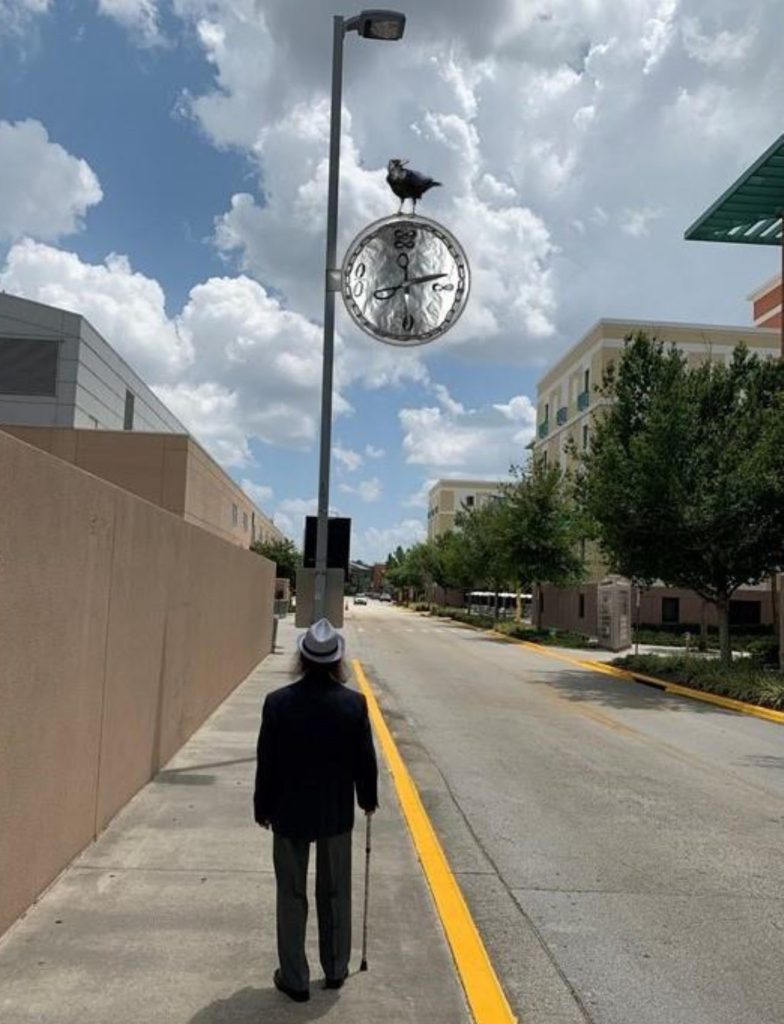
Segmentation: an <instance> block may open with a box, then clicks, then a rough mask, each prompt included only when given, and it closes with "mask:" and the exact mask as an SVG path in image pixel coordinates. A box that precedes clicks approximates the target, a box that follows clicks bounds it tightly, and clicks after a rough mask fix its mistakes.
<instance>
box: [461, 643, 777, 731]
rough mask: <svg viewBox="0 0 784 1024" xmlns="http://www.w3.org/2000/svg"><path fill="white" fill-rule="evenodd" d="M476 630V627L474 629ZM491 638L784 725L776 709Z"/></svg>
mask: <svg viewBox="0 0 784 1024" xmlns="http://www.w3.org/2000/svg"><path fill="white" fill-rule="evenodd" d="M476 628H479V627H476ZM485 632H489V633H492V635H493V636H500V637H503V638H504V640H508V641H509V642H510V643H513V644H516V645H517V646H518V647H529V648H530V649H531V650H533V651H536V652H537V654H542V655H544V656H545V657H548V658H556V659H557V660H558V661H565V662H568V663H569V664H570V665H577V666H578V667H579V668H586V669H588V670H589V671H590V672H601V673H602V674H603V675H606V676H615V678H616V679H624V680H625V681H626V682H629V683H637V682H642V683H653V684H654V685H655V686H660V687H661V688H662V690H664V692H665V693H673V694H676V695H677V696H678V697H688V698H689V699H690V700H701V701H704V703H706V704H715V705H717V706H718V707H720V708H724V709H725V710H727V711H738V712H740V713H741V714H744V715H753V716H754V717H755V718H764V719H765V720H766V721H768V722H776V723H777V724H778V725H784V711H776V710H775V708H763V707H760V705H759V704H748V703H746V701H742V700H735V699H734V698H733V697H722V696H721V695H720V694H718V693H710V692H709V691H708V690H695V689H694V688H693V687H691V686H684V685H683V684H682V683H673V682H670V681H669V680H667V679H659V678H658V676H649V675H645V674H644V673H643V672H635V671H633V670H632V669H628V668H619V667H618V666H617V665H608V664H607V662H604V661H593V660H591V659H589V658H573V657H571V656H570V655H568V654H561V653H560V651H559V652H558V654H556V653H555V652H554V651H551V650H550V648H549V647H546V646H545V645H544V644H537V643H534V642H533V641H532V640H517V639H515V638H514V637H509V636H506V634H505V633H497V632H496V631H495V630H493V629H491V630H485Z"/></svg>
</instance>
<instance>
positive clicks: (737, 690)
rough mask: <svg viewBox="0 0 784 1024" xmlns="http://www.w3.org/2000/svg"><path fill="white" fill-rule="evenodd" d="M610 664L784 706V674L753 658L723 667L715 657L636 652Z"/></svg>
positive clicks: (752, 701)
mask: <svg viewBox="0 0 784 1024" xmlns="http://www.w3.org/2000/svg"><path fill="white" fill-rule="evenodd" d="M613 664H614V665H618V666H619V667H620V668H626V669H629V670H630V671H632V672H640V673H642V674H644V675H651V676H658V677H659V678H661V679H667V680H669V681H671V682H674V683H682V684H683V685H684V686H691V687H693V688H694V689H695V690H705V691H706V692H708V693H716V694H719V695H720V696H722V697H731V698H732V699H733V700H741V701H745V702H746V703H748V704H758V705H759V706H761V707H768V708H777V709H780V710H781V709H784V675H782V673H780V672H770V671H765V670H764V669H762V668H761V667H760V665H759V663H758V662H757V660H756V659H755V658H739V659H737V660H736V661H733V662H732V664H731V665H729V666H722V665H721V664H720V663H719V661H718V660H717V659H715V658H695V657H690V656H687V655H682V654H679V655H661V654H639V655H637V656H635V655H627V656H626V657H625V658H616V659H615V661H614V662H613Z"/></svg>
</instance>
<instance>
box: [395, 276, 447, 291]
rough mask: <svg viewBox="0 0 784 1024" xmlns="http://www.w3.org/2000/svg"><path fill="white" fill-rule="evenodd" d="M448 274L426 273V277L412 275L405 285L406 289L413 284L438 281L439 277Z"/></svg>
mask: <svg viewBox="0 0 784 1024" xmlns="http://www.w3.org/2000/svg"><path fill="white" fill-rule="evenodd" d="M447 276H448V275H447V274H425V275H424V277H412V278H411V280H410V281H409V282H408V283H407V284H406V285H404V286H403V287H405V289H406V291H408V286H409V285H412V284H427V282H428V281H437V280H438V279H439V277H447Z"/></svg>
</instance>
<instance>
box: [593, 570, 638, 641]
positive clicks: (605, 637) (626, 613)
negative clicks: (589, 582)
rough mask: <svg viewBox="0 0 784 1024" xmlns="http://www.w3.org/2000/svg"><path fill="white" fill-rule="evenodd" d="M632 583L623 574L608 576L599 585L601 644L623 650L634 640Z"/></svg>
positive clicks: (599, 632) (598, 602)
mask: <svg viewBox="0 0 784 1024" xmlns="http://www.w3.org/2000/svg"><path fill="white" fill-rule="evenodd" d="M631 610H632V585H631V583H630V582H629V581H628V580H626V579H624V578H623V577H621V576H608V577H607V578H606V579H603V580H602V581H601V583H599V585H598V587H597V614H598V617H599V621H598V623H597V626H598V630H597V632H598V635H599V646H600V647H605V648H607V650H610V651H623V650H625V649H626V648H627V647H630V646H631V642H632V615H631Z"/></svg>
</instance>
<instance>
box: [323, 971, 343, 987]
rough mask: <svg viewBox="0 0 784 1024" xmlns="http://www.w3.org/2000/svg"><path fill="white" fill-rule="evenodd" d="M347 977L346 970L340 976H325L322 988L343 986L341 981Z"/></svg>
mask: <svg viewBox="0 0 784 1024" xmlns="http://www.w3.org/2000/svg"><path fill="white" fill-rule="evenodd" d="M347 977H348V971H346V973H345V974H344V975H343V977H342V978H325V979H324V988H343V982H344V981H345V980H346V978H347Z"/></svg>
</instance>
